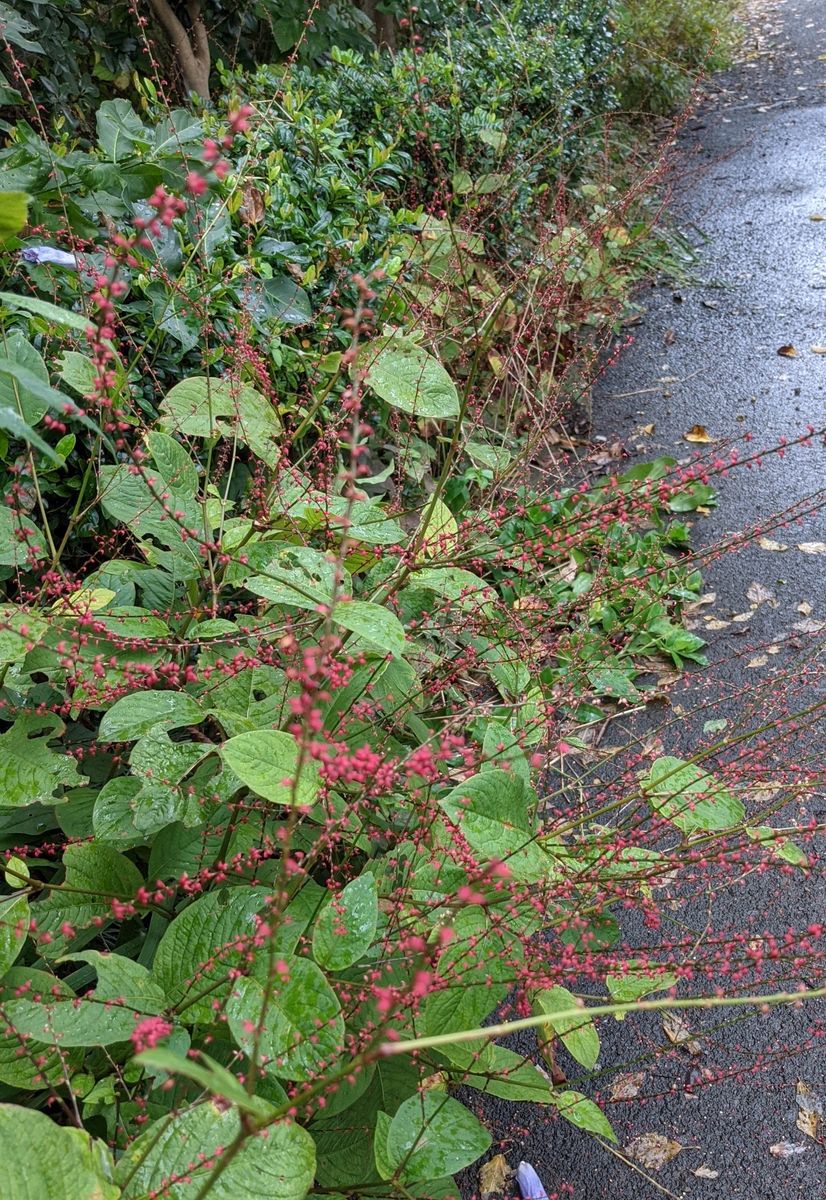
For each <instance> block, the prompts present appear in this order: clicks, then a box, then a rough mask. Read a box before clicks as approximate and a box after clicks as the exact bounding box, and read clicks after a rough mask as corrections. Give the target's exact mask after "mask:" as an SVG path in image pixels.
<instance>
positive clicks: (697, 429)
mask: <svg viewBox="0 0 826 1200" xmlns="http://www.w3.org/2000/svg"><path fill="white" fill-rule="evenodd" d="M683 440H684V441H686V442H701V443H702V444H703V445H707V444H708V443H709V442H713V441H714V438H713V437H712V436H711V434H710V433H709V431H708V430H707V429H706V427H705V425H692V426H691V428H690V429H688V430H686V432H685V433H684V434H683Z"/></svg>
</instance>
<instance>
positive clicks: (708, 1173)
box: [691, 1165, 720, 1179]
mask: <svg viewBox="0 0 826 1200" xmlns="http://www.w3.org/2000/svg"><path fill="white" fill-rule="evenodd" d="M691 1174H692V1175H696V1176H697V1178H698V1179H719V1178H720V1172H719V1171H712V1169H711V1167H707V1166H705V1165H703V1166H702V1167H697V1168H696V1170H694V1171H692V1172H691Z"/></svg>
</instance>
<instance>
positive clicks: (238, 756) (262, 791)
mask: <svg viewBox="0 0 826 1200" xmlns="http://www.w3.org/2000/svg"><path fill="white" fill-rule="evenodd" d="M221 758H222V759H223V760H224V762H225V763H226V765H227V766H228V767H229V768H230V770H231V771H234V772H235V774H236V775H237V776H238V778H239V779H240V780H241V782H242V783H243V784H245V785H246V786H247V787H248V788H249V789H250V790H251V791H253V792H255V793H256V795H258V796H263V798H264V799H265V800H271V801H272V802H273V803H274V804H281V805H284V806H290V805H299V806H301V807H303V806H305V805H311V804H312V803H313V801H314V800H315V798H316V794H317V792H318V766H317V764H316V763H315V761H314V760H313V759H311V758H306V757H305V759H304V761H303V762H301V764H300V768H299V746H298V743H297V742H296V740H295V738H294V737H293V736H292V734H290V733H280V732H278V731H277V730H275V729H261V730H257V731H255V732H250V733H239V734H236V736H235V737H232V738H230V739H229V740H228V741H226V742H224V744H223V746H222V747H221Z"/></svg>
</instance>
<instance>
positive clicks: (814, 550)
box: [797, 542, 826, 554]
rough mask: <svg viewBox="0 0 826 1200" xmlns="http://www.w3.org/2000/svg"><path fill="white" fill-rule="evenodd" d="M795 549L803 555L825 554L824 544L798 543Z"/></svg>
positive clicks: (825, 544) (825, 545) (825, 546)
mask: <svg viewBox="0 0 826 1200" xmlns="http://www.w3.org/2000/svg"><path fill="white" fill-rule="evenodd" d="M797 548H798V550H800V551H802V552H803V554H826V542H798V544H797Z"/></svg>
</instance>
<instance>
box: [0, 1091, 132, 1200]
mask: <svg viewBox="0 0 826 1200" xmlns="http://www.w3.org/2000/svg"><path fill="white" fill-rule="evenodd" d="M0 1158H2V1162H3V1183H2V1190H3V1200H81V1198H82V1200H118V1197H119V1196H120V1189H119V1188H118V1187H116V1186H115V1184H114V1183H112V1182H110V1181H111V1179H112V1174H113V1164H112V1158H111V1154H110V1151H109V1150H108V1149H107V1148H106V1146H104V1145H103V1143H102V1142H98V1141H96V1140H95V1139H94V1138H92V1137H91V1136H90V1135H89V1134H88V1133H85V1132H84V1131H83V1130H80V1129H69V1128H68V1127H67V1126H65V1125H58V1124H57V1123H56V1122H55V1121H52V1120H51V1119H50V1118H49V1117H47V1116H46V1115H45V1113H42V1112H38V1111H37V1110H36V1109H31V1108H18V1107H17V1106H16V1105H14V1104H0Z"/></svg>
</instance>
